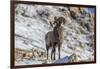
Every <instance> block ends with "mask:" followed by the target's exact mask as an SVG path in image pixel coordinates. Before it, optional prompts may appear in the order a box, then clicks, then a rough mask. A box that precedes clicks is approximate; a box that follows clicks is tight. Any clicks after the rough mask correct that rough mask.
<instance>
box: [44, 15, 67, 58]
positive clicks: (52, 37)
mask: <svg viewBox="0 0 100 69" xmlns="http://www.w3.org/2000/svg"><path fill="white" fill-rule="evenodd" d="M65 21H66V20H65V18H64V17H58V18H57V17H56V16H55V17H54V22H53V23H50V25H51V26H53V24H55V26H54V27H53V31H49V32H47V34H46V35H45V42H46V50H47V59H48V51H49V49H50V48H52V52H51V59H52V56H54V58H53V59H54V60H55V52H56V51H55V50H56V49H55V48H56V47H58V53H59V55H58V56H59V59H60V48H61V46H62V42H63V26H62V24H64V23H65Z"/></svg>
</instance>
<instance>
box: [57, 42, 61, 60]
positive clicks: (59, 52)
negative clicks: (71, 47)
mask: <svg viewBox="0 0 100 69" xmlns="http://www.w3.org/2000/svg"><path fill="white" fill-rule="evenodd" d="M60 46H61V44H60V43H59V44H58V53H59V59H60Z"/></svg>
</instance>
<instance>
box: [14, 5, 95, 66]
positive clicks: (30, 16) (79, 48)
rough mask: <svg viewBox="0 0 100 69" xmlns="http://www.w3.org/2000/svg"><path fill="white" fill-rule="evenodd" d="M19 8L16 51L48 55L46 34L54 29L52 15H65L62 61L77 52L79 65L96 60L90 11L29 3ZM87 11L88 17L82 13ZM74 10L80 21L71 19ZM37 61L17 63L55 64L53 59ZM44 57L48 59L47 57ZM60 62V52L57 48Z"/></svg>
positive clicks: (16, 10) (16, 23)
mask: <svg viewBox="0 0 100 69" xmlns="http://www.w3.org/2000/svg"><path fill="white" fill-rule="evenodd" d="M15 7H16V8H15V48H19V49H22V50H26V51H31V52H32V49H35V50H39V51H41V52H44V54H46V46H45V35H46V33H47V32H49V31H52V30H53V28H52V27H51V26H50V23H49V21H50V19H48V16H57V17H60V16H63V17H65V19H66V23H65V25H64V42H63V44H62V47H61V58H64V57H66V56H71V55H72V54H73V53H74V54H75V56H76V57H77V59H76V62H79V61H93V60H94V39H93V38H94V20H93V15H94V14H93V13H92V14H89V11H88V10H87V8H81V9H79V8H78V7H63V6H47V5H28V4H16V6H15ZM69 9H70V10H69ZM83 10H84V12H86V14H84V13H80V11H83ZM71 11H75V13H76V15H74V16H75V17H76V18H73V16H71ZM87 11H88V12H87ZM51 21H53V18H52V19H51ZM49 53H50V51H49ZM17 56H18V55H17ZM49 56H50V54H49ZM35 58H37V57H35ZM35 58H34V57H33V58H32V59H30V60H28V59H22V60H18V61H17V60H16V61H15V65H31V64H44V63H49V62H50V63H52V60H50V58H49V60H46V59H44V60H39V59H35ZM38 58H41V57H38ZM43 58H46V55H45V57H43ZM57 59H58V49H57V48H56V60H57Z"/></svg>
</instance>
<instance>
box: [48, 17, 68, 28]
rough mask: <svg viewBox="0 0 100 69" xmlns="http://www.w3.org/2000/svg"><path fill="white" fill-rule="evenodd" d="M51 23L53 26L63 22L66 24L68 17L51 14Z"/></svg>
mask: <svg viewBox="0 0 100 69" xmlns="http://www.w3.org/2000/svg"><path fill="white" fill-rule="evenodd" d="M48 19H49V21H50V22H49V23H50V25H51V26H52V27H54V25H58V24H59V25H61V24H65V23H66V19H65V18H64V17H57V16H49V18H48Z"/></svg>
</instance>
